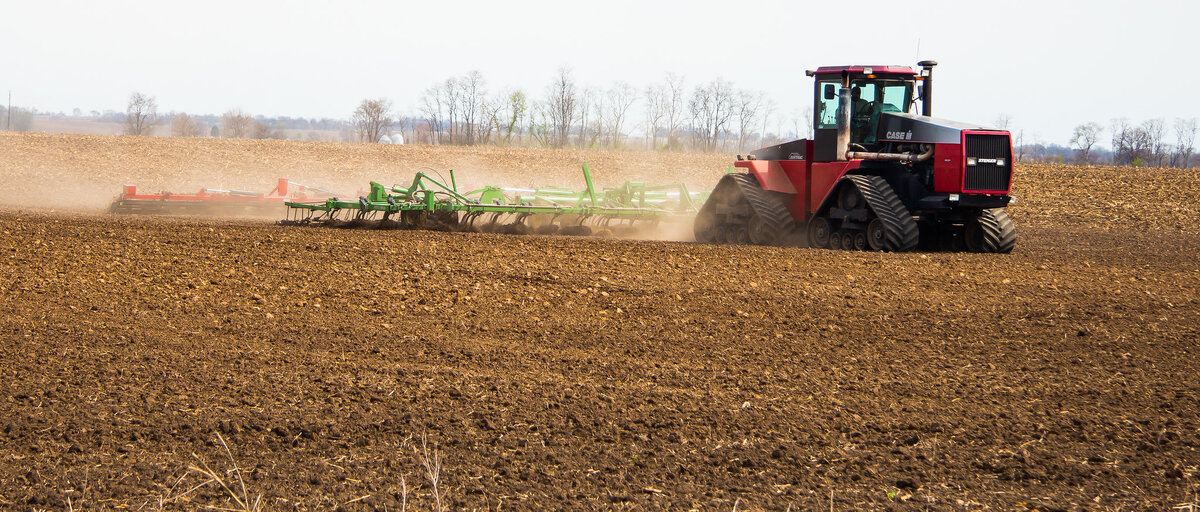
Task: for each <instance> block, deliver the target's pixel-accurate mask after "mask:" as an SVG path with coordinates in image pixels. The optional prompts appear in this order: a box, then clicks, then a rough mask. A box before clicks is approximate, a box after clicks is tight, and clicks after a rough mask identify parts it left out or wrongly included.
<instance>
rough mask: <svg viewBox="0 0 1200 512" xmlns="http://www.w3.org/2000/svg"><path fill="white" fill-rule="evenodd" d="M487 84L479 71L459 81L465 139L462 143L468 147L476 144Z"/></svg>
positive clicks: (460, 108)
mask: <svg viewBox="0 0 1200 512" xmlns="http://www.w3.org/2000/svg"><path fill="white" fill-rule="evenodd" d="M485 87H486V82H485V81H484V79H483V75H482V74H480V73H479V71H472V72H470V73H467V74H466V75H465V76H463V77H462V78H461V79H459V81H458V88H459V101H460V102H461V104H460V106H459V112H461V113H462V122H463V129H464V132H465V133H464V134H463V135H465V137H463V140H462V142H463V143H464V144H467V145H472V144H475V138H476V135H477V134H478V132H479V129H480V127H479V126H478V125H479V123H480V111H481V110H482V109H483V99H484V96H485V95H486V94H487V90H486V89H485Z"/></svg>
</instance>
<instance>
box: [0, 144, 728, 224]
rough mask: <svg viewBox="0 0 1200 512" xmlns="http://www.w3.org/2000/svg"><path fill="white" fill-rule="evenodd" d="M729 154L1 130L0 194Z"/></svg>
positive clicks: (321, 183)
mask: <svg viewBox="0 0 1200 512" xmlns="http://www.w3.org/2000/svg"><path fill="white" fill-rule="evenodd" d="M733 160H734V156H733V155H725V154H707V155H692V154H683V153H654V152H633V151H631V152H622V151H590V150H586V151H584V150H569V149H565V150H547V149H530V148H500V147H492V146H470V147H464V146H426V145H405V146H392V145H385V144H360V143H332V142H299V141H281V140H247V139H212V138H200V139H185V138H165V137H129V136H94V135H92V136H89V135H52V134H40V133H25V134H13V133H4V134H0V176H3V178H4V179H3V181H2V182H0V197H2V198H3V199H0V201H2V202H3V203H4V204H9V205H19V206H33V205H60V206H66V205H72V206H78V207H85V208H101V207H103V206H105V205H107V203H108V202H109V201H110V200H111V199H112V198H113V197H114V196H116V195H117V193H118V192H119V191H120V187H121V185H124V184H136V185H138V186H139V187H140V188H141V189H142V190H145V191H150V192H160V191H164V190H167V191H172V192H193V191H196V190H198V189H200V188H201V187H213V188H235V189H242V190H262V191H264V192H266V191H268V190H270V189H271V188H272V187H274V183H275V180H276V179H278V178H284V177H286V178H289V179H291V180H293V181H296V182H299V183H304V184H307V185H312V186H318V187H323V188H330V189H335V190H343V191H347V192H349V193H352V192H354V191H356V190H359V189H360V188H363V187H365V186H366V185H367V183H368V182H369V181H371V180H375V181H380V182H386V183H388V184H393V183H406V184H407V182H408V181H410V180H411V179H412V176H413V175H414V174H415V173H416V172H417V171H420V170H427V171H428V170H430V169H432V170H436V171H438V172H441V173H446V172H447V171H449V170H450V169H454V170H455V171H456V177H457V179H458V181H459V183H460V184H463V185H465V186H479V185H490V184H494V185H503V186H513V187H530V186H563V187H572V188H582V187H583V175H582V172H581V166H582V165H583V164H584V163H585V162H586V163H587V164H588V165H589V167H590V168H591V170H592V174H593V176H594V177H595V179H596V181H597V184H598V186H603V185H611V186H615V185H619V184H620V183H621V182H623V181H625V180H644V181H646V182H651V183H671V182H683V183H686V184H687V185H688V186H689V187H693V188H695V189H700V188H705V187H712V186H713V184H715V183H716V181H717V179H718V178H719V177H720V174H721V173H722V172H725V170H726V169H727V168H728V166H729V165H730V164H732V162H733ZM48 201H50V203H48Z"/></svg>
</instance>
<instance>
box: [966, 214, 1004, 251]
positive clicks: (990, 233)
mask: <svg viewBox="0 0 1200 512" xmlns="http://www.w3.org/2000/svg"><path fill="white" fill-rule="evenodd" d="M963 241H964V242H966V244H967V249H968V250H970V251H971V252H987V253H1000V254H1006V253H1010V252H1012V250H1013V248H1014V247H1016V245H1017V227H1016V225H1015V224H1013V221H1012V219H1010V218H1009V217H1008V213H1006V212H1005V211H1004V210H1002V209H1000V208H993V209H990V210H983V211H981V212H979V216H978V217H975V218H974V219H971V221H970V222H967V225H966V228H965V230H964V231H963Z"/></svg>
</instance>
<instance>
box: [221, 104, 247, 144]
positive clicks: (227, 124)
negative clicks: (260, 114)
mask: <svg viewBox="0 0 1200 512" xmlns="http://www.w3.org/2000/svg"><path fill="white" fill-rule="evenodd" d="M253 129H254V118H253V117H250V114H247V113H245V112H242V111H241V109H233V110H230V111H228V112H225V113H224V114H222V115H221V136H222V137H226V138H233V139H244V138H246V137H249V136H250V135H251V130H253Z"/></svg>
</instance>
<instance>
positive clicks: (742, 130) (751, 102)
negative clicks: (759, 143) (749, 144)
mask: <svg viewBox="0 0 1200 512" xmlns="http://www.w3.org/2000/svg"><path fill="white" fill-rule="evenodd" d="M762 104H763V95H762V93H753V92H750V91H745V90H743V91H738V95H737V104H736V106H735V108H736V109H737V117H738V143H737V147H738V151H741V150H742V149H745V148H746V138H747V137H748V136H750V135H751V132H753V130H754V125H755V123H756V122H757V121H758V111H759V110H760V109H761V108H762Z"/></svg>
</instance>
